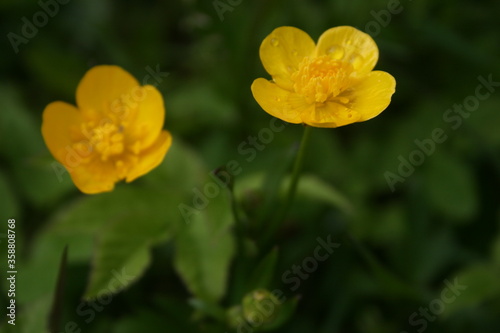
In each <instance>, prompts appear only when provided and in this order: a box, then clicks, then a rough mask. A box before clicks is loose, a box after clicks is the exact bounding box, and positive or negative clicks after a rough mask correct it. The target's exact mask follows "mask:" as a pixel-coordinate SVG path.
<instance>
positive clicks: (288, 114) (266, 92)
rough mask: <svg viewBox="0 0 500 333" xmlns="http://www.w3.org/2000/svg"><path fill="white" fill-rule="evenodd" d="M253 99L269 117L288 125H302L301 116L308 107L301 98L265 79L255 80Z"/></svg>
mask: <svg viewBox="0 0 500 333" xmlns="http://www.w3.org/2000/svg"><path fill="white" fill-rule="evenodd" d="M252 93H253V97H254V98H255V100H256V101H257V103H259V105H260V107H261V108H262V109H263V110H264V111H266V112H267V113H269V114H270V115H271V116H274V117H276V118H279V119H281V120H284V121H286V122H289V123H293V124H300V123H302V118H301V116H300V115H301V114H302V113H303V112H304V110H306V109H308V108H309V107H310V104H307V103H306V102H305V100H304V99H303V98H301V97H300V96H298V95H297V94H295V93H292V92H290V91H288V90H284V89H282V88H280V87H279V86H278V85H277V84H275V83H273V82H270V81H268V80H266V79H263V78H259V79H256V80H255V81H254V82H253V84H252Z"/></svg>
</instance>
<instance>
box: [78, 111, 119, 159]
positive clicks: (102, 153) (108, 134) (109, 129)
mask: <svg viewBox="0 0 500 333" xmlns="http://www.w3.org/2000/svg"><path fill="white" fill-rule="evenodd" d="M108 120H109V119H108ZM122 128H123V127H122V125H120V124H115V123H114V122H112V121H110V120H109V121H102V122H101V124H98V125H96V124H95V122H92V121H91V122H87V123H83V124H82V133H83V134H84V136H86V137H87V139H88V142H89V144H90V146H91V147H92V150H93V152H95V153H96V154H97V155H98V158H99V159H100V160H101V161H107V160H108V159H109V158H112V157H118V156H119V155H121V154H122V153H123V152H124V150H125V136H124V135H123V133H122V132H123V129H122Z"/></svg>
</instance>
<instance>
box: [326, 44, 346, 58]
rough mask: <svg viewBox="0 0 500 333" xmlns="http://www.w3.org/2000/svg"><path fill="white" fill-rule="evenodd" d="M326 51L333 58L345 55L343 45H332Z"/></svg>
mask: <svg viewBox="0 0 500 333" xmlns="http://www.w3.org/2000/svg"><path fill="white" fill-rule="evenodd" d="M326 53H327V54H328V55H329V56H330V57H332V58H333V59H336V60H340V59H342V58H343V57H344V48H343V47H341V46H335V45H334V46H330V47H329V48H328V49H326Z"/></svg>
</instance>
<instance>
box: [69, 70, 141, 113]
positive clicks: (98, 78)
mask: <svg viewBox="0 0 500 333" xmlns="http://www.w3.org/2000/svg"><path fill="white" fill-rule="evenodd" d="M139 87H140V86H139V83H138V82H137V80H136V79H135V78H134V77H133V76H132V75H130V74H129V73H128V72H126V71H125V70H123V69H122V68H121V67H118V66H108V65H102V66H95V67H93V68H91V69H90V70H89V71H88V72H87V73H85V75H84V77H83V78H82V80H81V81H80V83H79V84H78V88H77V89H76V104H77V105H78V108H79V109H80V111H81V112H82V114H83V115H84V116H89V117H90V116H92V117H94V120H96V121H100V120H102V119H101V118H102V117H108V116H109V112H110V110H111V109H113V108H116V107H115V105H116V102H117V101H120V100H123V101H124V103H125V105H124V108H125V109H127V110H128V109H129V108H132V107H133V106H134V105H135V103H136V100H137V97H136V95H135V94H136V91H137V89H138V88H139ZM117 113H118V112H117Z"/></svg>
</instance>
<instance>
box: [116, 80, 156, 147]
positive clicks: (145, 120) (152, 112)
mask: <svg viewBox="0 0 500 333" xmlns="http://www.w3.org/2000/svg"><path fill="white" fill-rule="evenodd" d="M137 96H140V98H138V99H137V108H136V109H135V110H134V112H133V114H132V115H131V116H130V120H129V125H128V126H129V127H128V128H126V129H125V131H126V132H127V135H128V140H130V141H132V142H134V143H135V142H139V144H138V145H136V146H135V147H136V149H137V150H144V149H147V148H148V147H149V146H151V145H152V144H153V143H154V142H155V140H156V139H157V138H158V135H160V132H161V130H162V128H163V122H164V120H165V106H164V102H163V97H162V96H161V94H160V92H159V91H158V90H157V89H156V88H155V87H153V86H150V85H147V86H144V87H141V88H140V94H139V93H137Z"/></svg>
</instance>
